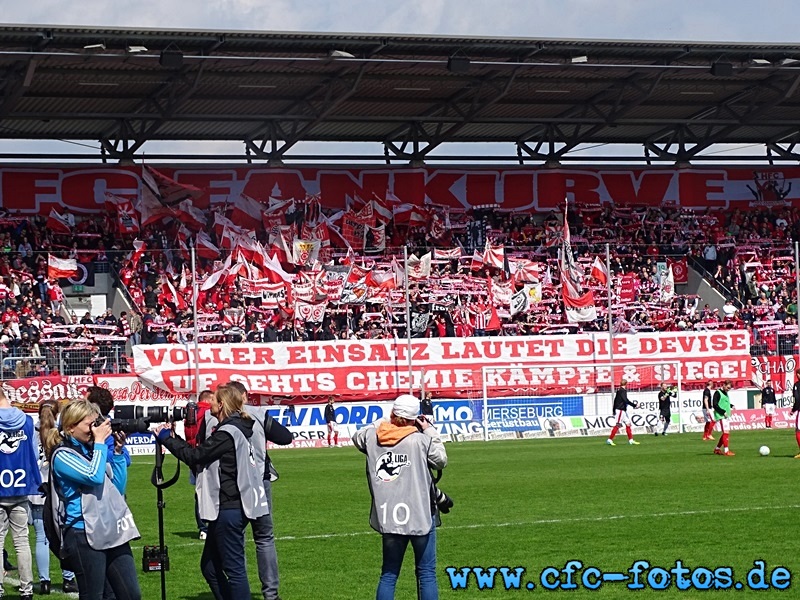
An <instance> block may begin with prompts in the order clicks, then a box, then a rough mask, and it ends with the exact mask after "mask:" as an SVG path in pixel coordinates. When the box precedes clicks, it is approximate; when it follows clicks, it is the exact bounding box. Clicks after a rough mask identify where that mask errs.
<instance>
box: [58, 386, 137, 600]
mask: <svg viewBox="0 0 800 600" xmlns="http://www.w3.org/2000/svg"><path fill="white" fill-rule="evenodd" d="M111 435H112V431H111V423H110V421H109V420H108V419H105V418H103V417H101V416H100V411H99V409H98V408H97V405H95V404H92V403H91V402H89V401H88V400H71V401H70V402H69V403H67V405H66V406H65V407H64V408H63V410H62V411H61V425H60V428H59V429H58V430H55V429H52V430H50V431H49V432H48V434H47V436H46V438H45V454H46V456H47V457H48V458H49V459H50V469H51V471H50V475H51V477H52V478H53V485H54V486H55V489H56V491H57V492H58V494H59V496H60V497H61V498H62V499H63V502H64V505H65V509H66V514H65V522H64V523H62V524H61V525H62V532H63V542H62V546H61V554H62V558H63V560H64V563H65V566H67V567H68V568H70V569H72V570H73V571H74V572H75V576H76V579H77V580H78V589H79V597H80V599H81V600H101V599H102V597H103V589H104V586H105V582H106V579H108V583H109V584H110V586H111V588H112V589H113V591H114V594H115V595H116V597H117V600H141V597H142V594H141V591H140V590H139V582H138V581H137V579H136V566H135V564H134V562H133V554H132V552H131V547H130V544H129V542H130V540H132V539H138V537H139V532H138V530H137V529H136V525H135V524H134V522H133V517H132V515H131V513H130V510H129V509H128V506H127V504H126V503H125V499H124V496H123V495H124V494H125V487H126V485H127V482H128V469H127V466H126V463H125V456H124V455H123V453H122V449H123V446H124V445H125V434H124V433H121V432H116V433H114V434H113V435H114V448H113V450H109V447H108V446H107V445H106V439H107V438H108V437H109V436H111ZM120 523H122V526H120V525H119V524H120ZM106 525H107V526H106Z"/></svg>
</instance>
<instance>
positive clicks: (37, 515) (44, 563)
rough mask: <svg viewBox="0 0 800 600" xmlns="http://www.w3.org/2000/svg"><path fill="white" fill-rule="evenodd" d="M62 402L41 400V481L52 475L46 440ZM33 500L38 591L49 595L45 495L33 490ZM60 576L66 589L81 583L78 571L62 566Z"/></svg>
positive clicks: (55, 424) (76, 586)
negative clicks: (45, 450)
mask: <svg viewBox="0 0 800 600" xmlns="http://www.w3.org/2000/svg"><path fill="white" fill-rule="evenodd" d="M59 410H60V406H59V403H58V402H57V401H55V400H43V401H42V402H41V403H40V404H39V424H38V425H37V426H36V427H37V429H38V430H39V435H38V440H39V473H40V475H41V476H42V481H43V482H44V481H48V480H49V479H50V461H49V460H47V457H46V455H45V452H44V446H45V440H46V439H47V435H48V434H49V432H50V431H51V430H55V429H56V428H57V426H58V424H57V422H58V413H59ZM28 502H29V503H30V507H29V508H30V524H31V525H33V530H34V533H35V534H36V569H37V571H39V593H40V594H42V595H47V594H49V593H50V546H49V545H48V543H47V537H46V536H45V533H44V519H43V514H42V513H43V510H44V495H43V494H41V493H39V494H33V495H31V496H29V497H28ZM61 577H62V579H63V581H64V583H63V590H62V591H63V592H64V593H68V592H77V591H78V584H77V583H76V582H75V573H73V572H72V571H68V570H66V569H62V571H61Z"/></svg>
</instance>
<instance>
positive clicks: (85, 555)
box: [62, 527, 142, 600]
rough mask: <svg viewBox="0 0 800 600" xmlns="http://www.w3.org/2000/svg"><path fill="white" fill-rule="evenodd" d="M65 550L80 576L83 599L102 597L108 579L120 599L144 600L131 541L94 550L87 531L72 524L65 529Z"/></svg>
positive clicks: (69, 561) (80, 593)
mask: <svg viewBox="0 0 800 600" xmlns="http://www.w3.org/2000/svg"><path fill="white" fill-rule="evenodd" d="M62 551H63V552H64V555H65V556H66V557H67V558H66V559H65V561H66V562H67V564H68V565H69V567H70V568H71V569H73V570H74V571H75V577H77V579H78V590H79V592H78V593H79V596H78V597H79V598H80V600H102V598H103V590H104V589H105V586H106V579H107V580H108V584H109V585H110V586H111V589H112V590H114V594H116V596H117V600H141V598H142V592H141V591H140V590H139V581H138V580H137V579H136V565H135V564H134V562H133V554H132V553H131V547H130V545H129V544H128V543H127V542H126V543H124V544H122V545H121V546H117V547H116V548H111V549H110V550H94V549H93V548H92V547H91V546H89V542H88V541H87V539H86V532H85V531H84V530H83V529H75V528H74V527H71V528H69V529H67V530H66V531H64V545H63V548H62Z"/></svg>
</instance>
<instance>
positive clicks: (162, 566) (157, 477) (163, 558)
mask: <svg viewBox="0 0 800 600" xmlns="http://www.w3.org/2000/svg"><path fill="white" fill-rule="evenodd" d="M155 442H156V460H155V466H154V467H153V474H152V475H151V476H150V483H152V484H153V486H154V487H155V488H156V505H157V506H158V547H157V548H152V547H151V548H148V547H147V546H145V548H144V550H143V552H144V555H143V557H142V566H143V567H144V570H145V571H152V570H155V569H151V568H148V565H153V566H156V565H157V566H158V567H157V568H158V570H159V571H160V572H161V600H167V575H166V572H167V571H169V554H168V552H167V547H166V546H165V545H164V507H165V506H166V505H165V503H164V490H165V489H167V488H168V487H170V486H172V485H174V484H175V482H176V481H178V477H180V475H181V463H180V461H178V464H177V467H176V469H175V475H173V476H172V477H171V478H170V479H169V480H168V481H164V474H163V472H162V467H163V465H164V446H162V445H161V442H159V441H158V437H156V438H155ZM148 550H149V552H148Z"/></svg>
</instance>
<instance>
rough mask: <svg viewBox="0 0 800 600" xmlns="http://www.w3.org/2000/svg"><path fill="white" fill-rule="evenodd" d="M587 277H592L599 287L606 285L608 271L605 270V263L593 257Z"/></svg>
mask: <svg viewBox="0 0 800 600" xmlns="http://www.w3.org/2000/svg"><path fill="white" fill-rule="evenodd" d="M589 275H591V276H592V277H594V279H595V280H597V282H598V283H600V284H601V285H606V284H607V283H608V269H606V263H604V262H603V261H602V260H600V257H599V256H595V257H594V262H593V263H592V270H591V271H590V272H589Z"/></svg>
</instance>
